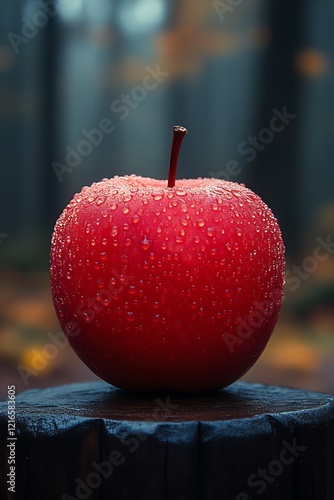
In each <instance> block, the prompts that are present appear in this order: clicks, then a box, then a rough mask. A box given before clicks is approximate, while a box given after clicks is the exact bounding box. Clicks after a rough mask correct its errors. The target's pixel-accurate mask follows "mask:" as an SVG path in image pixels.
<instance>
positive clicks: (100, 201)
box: [96, 197, 106, 207]
mask: <svg viewBox="0 0 334 500" xmlns="http://www.w3.org/2000/svg"><path fill="white" fill-rule="evenodd" d="M105 201H106V199H105V198H101V197H99V198H97V200H96V205H97V206H98V207H99V206H100V205H102V204H103V203H104V202H105Z"/></svg>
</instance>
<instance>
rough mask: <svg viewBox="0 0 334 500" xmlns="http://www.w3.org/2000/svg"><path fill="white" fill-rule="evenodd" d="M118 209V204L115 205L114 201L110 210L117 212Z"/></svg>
mask: <svg viewBox="0 0 334 500" xmlns="http://www.w3.org/2000/svg"><path fill="white" fill-rule="evenodd" d="M116 208H117V203H115V202H114V201H113V202H112V203H111V204H110V210H116Z"/></svg>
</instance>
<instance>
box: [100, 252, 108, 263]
mask: <svg viewBox="0 0 334 500" xmlns="http://www.w3.org/2000/svg"><path fill="white" fill-rule="evenodd" d="M107 258H108V255H107V252H101V253H100V260H102V262H105V261H106V260H107Z"/></svg>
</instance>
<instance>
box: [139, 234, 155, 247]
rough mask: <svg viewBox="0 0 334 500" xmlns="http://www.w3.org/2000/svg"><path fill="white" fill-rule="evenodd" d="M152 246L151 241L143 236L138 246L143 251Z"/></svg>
mask: <svg viewBox="0 0 334 500" xmlns="http://www.w3.org/2000/svg"><path fill="white" fill-rule="evenodd" d="M151 244H152V241H151V240H149V239H148V238H147V236H144V239H143V240H142V241H141V242H140V246H141V247H142V249H143V250H148V249H149V248H150V246H151Z"/></svg>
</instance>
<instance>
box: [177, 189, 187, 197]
mask: <svg viewBox="0 0 334 500" xmlns="http://www.w3.org/2000/svg"><path fill="white" fill-rule="evenodd" d="M175 194H177V196H185V195H186V194H187V192H186V191H185V190H184V189H176V190H175Z"/></svg>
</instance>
